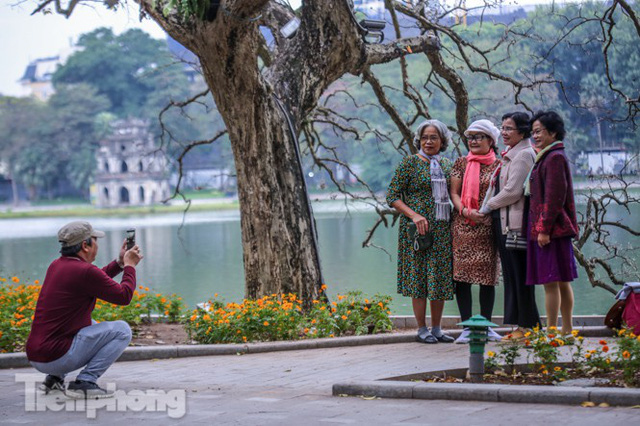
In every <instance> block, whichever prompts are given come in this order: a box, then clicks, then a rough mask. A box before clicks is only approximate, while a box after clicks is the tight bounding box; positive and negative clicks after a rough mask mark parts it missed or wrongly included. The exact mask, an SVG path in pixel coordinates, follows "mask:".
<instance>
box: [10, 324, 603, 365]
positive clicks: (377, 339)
mask: <svg viewBox="0 0 640 426" xmlns="http://www.w3.org/2000/svg"><path fill="white" fill-rule="evenodd" d="M508 330H509V329H497V331H498V332H502V333H505V332H507V331H508ZM447 333H448V334H450V335H451V336H452V337H457V336H458V335H459V334H460V330H448V331H447ZM580 333H581V334H582V335H583V336H586V337H607V336H611V334H612V332H611V330H610V329H608V328H606V327H582V328H580ZM414 340H415V331H414V330H410V331H403V332H396V333H381V334H372V335H365V336H348V337H336V338H324V339H305V340H294V341H284V342H282V341H281V342H256V343H245V344H213V345H173V346H170V345H167V346H129V347H128V348H127V349H125V351H124V353H123V354H122V355H121V356H120V358H118V361H144V360H151V359H169V358H186V357H193V356H215V355H236V354H241V355H242V354H254V353H264V352H277V351H297V350H305V349H327V348H338V347H348V346H364V345H385V344H394V343H410V342H413V341H414ZM30 366H31V364H29V361H28V360H27V357H26V354H25V353H24V352H14V353H7V354H0V369H5V368H24V367H30Z"/></svg>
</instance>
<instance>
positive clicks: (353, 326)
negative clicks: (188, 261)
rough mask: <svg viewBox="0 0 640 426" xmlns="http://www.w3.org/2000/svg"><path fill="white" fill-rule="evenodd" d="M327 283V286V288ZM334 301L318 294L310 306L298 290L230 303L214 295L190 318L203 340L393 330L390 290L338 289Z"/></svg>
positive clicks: (194, 336) (195, 336) (191, 330)
mask: <svg viewBox="0 0 640 426" xmlns="http://www.w3.org/2000/svg"><path fill="white" fill-rule="evenodd" d="M324 289H326V286H323V290H324ZM336 299H337V300H335V301H333V302H329V301H324V302H322V301H319V300H314V301H313V302H312V305H311V309H309V310H308V312H304V310H303V309H302V302H301V301H300V300H299V299H298V298H297V296H296V295H295V294H272V295H270V296H265V297H263V298H261V299H258V300H247V299H245V300H243V301H242V303H239V304H238V303H226V304H225V303H224V302H222V301H220V300H218V298H217V295H214V298H213V300H209V302H208V303H207V304H206V306H205V309H196V310H194V311H193V312H192V314H191V316H190V317H189V318H188V320H187V322H186V329H187V332H189V334H190V336H191V338H192V339H193V340H195V341H196V342H198V343H243V342H249V341H274V340H297V339H304V338H318V337H338V336H344V335H362V334H370V333H380V332H385V331H390V330H391V329H392V327H393V323H392V322H391V319H390V318H389V315H390V314H391V312H390V311H389V303H390V301H391V297H390V296H382V295H376V296H374V297H373V298H372V299H371V300H369V299H367V298H365V297H363V296H362V293H361V292H351V293H348V294H346V295H338V296H337V297H336Z"/></svg>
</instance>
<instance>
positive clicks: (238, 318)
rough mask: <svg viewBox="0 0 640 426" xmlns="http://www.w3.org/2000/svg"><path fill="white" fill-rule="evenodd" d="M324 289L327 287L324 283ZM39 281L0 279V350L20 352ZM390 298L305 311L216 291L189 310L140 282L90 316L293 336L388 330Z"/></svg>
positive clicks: (246, 336)
mask: <svg viewBox="0 0 640 426" xmlns="http://www.w3.org/2000/svg"><path fill="white" fill-rule="evenodd" d="M323 287H324V289H326V286H323ZM40 289H41V286H40V282H39V281H38V280H35V281H33V282H31V283H23V282H21V280H20V278H19V277H17V276H12V277H0V353H7V352H20V351H23V350H24V346H25V343H26V340H27V337H28V336H29V332H30V331H31V323H32V321H33V316H34V313H35V308H36V302H37V300H38V294H39V293H40ZM390 302H391V297H390V296H382V295H376V296H373V297H372V298H370V299H369V298H367V297H365V296H363V295H362V293H360V292H351V293H348V294H346V295H337V296H336V299H335V300H334V301H331V300H325V301H319V300H314V301H313V303H312V307H311V309H309V310H308V311H304V310H303V308H302V303H301V301H300V300H298V299H297V297H296V295H295V294H272V295H270V296H265V297H263V298H261V299H258V300H248V299H245V300H243V301H242V302H241V303H225V302H224V301H223V300H221V299H219V298H218V296H217V294H215V295H214V297H213V298H212V299H211V300H209V301H208V302H207V303H205V304H204V306H203V307H202V308H201V309H200V308H198V309H194V310H192V311H189V310H188V309H187V307H186V305H185V303H184V302H183V300H182V298H181V297H179V296H178V295H176V294H170V295H164V294H162V293H157V292H153V291H151V290H150V289H149V287H146V286H143V285H141V286H139V287H138V288H137V289H136V291H135V292H134V295H133V299H132V301H131V303H130V304H129V305H127V306H118V305H113V304H111V303H107V302H104V301H102V300H97V302H96V307H95V309H94V311H93V319H94V320H96V321H98V322H100V321H114V320H123V321H126V322H127V323H128V324H129V325H130V326H131V327H132V329H133V331H134V334H135V333H136V331H137V329H138V328H139V326H140V324H141V322H142V321H146V322H150V321H151V320H152V318H153V319H154V320H156V321H162V322H168V323H181V324H183V326H184V328H185V330H186V331H187V333H188V335H189V338H190V340H191V341H193V342H196V343H202V344H211V343H243V342H255V341H277V340H298V339H309V338H320V337H338V336H345V335H362V334H371V333H382V332H388V331H390V330H391V329H392V327H393V323H392V321H391V319H390V317H389V315H390V314H391V312H390V311H389V303H390Z"/></svg>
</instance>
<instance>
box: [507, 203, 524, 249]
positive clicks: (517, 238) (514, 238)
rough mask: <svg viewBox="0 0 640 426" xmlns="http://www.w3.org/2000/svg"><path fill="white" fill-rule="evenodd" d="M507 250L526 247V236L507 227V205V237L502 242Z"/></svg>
mask: <svg viewBox="0 0 640 426" xmlns="http://www.w3.org/2000/svg"><path fill="white" fill-rule="evenodd" d="M504 245H505V247H506V248H507V250H526V249H527V237H525V236H524V235H522V233H520V232H519V231H512V230H510V229H509V206H507V239H506V240H505V242H504Z"/></svg>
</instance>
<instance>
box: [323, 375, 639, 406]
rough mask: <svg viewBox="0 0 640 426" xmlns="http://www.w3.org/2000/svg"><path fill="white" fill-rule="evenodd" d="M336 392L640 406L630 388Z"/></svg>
mask: <svg viewBox="0 0 640 426" xmlns="http://www.w3.org/2000/svg"><path fill="white" fill-rule="evenodd" d="M332 393H333V395H334V396H364V397H379V398H404V399H443V400H457V401H491V402H513V403H528V404H560V405H577V404H581V403H583V402H585V401H590V402H593V403H595V404H601V403H607V404H609V405H612V406H633V405H638V404H640V389H630V388H599V387H582V388H578V387H576V388H569V387H557V386H533V385H496V384H473V383H418V382H392V381H361V382H344V383H336V384H334V385H333V387H332Z"/></svg>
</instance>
